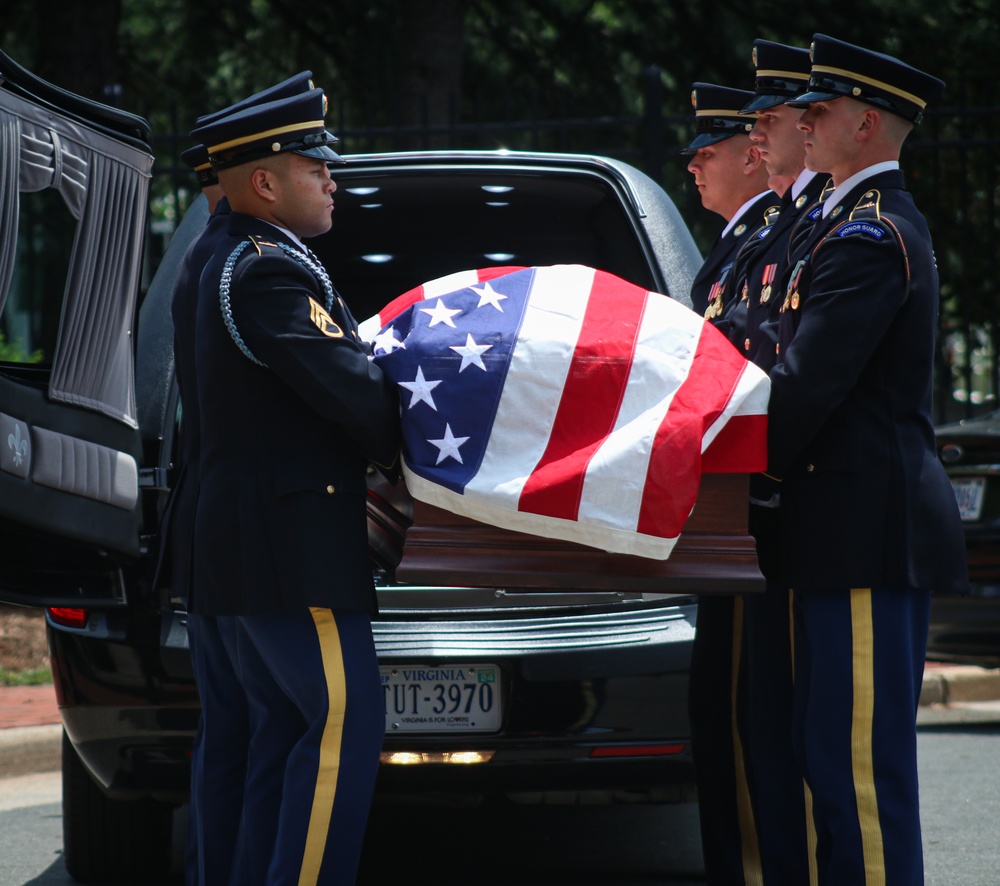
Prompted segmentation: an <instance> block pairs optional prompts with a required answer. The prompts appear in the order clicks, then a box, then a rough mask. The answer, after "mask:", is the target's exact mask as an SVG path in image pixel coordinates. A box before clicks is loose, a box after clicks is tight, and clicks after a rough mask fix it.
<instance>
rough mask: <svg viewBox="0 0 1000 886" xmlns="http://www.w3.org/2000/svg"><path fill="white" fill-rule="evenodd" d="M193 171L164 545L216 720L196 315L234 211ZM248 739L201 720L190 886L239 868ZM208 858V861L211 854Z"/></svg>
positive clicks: (223, 624) (230, 666) (285, 87)
mask: <svg viewBox="0 0 1000 886" xmlns="http://www.w3.org/2000/svg"><path fill="white" fill-rule="evenodd" d="M311 78H312V73H311V72H310V71H303V72H301V73H299V74H296V75H294V76H293V77H290V78H288V79H287V80H284V81H282V82H281V83H278V84H276V85H274V86H271V87H269V88H268V89H265V90H263V91H261V92H258V93H256V94H254V95H252V96H250V97H249V98H246V99H244V100H243V101H241V102H239V103H238V104H236V105H231V106H229V107H227V108H224V109H222V110H221V111H217V112H216V113H214V114H209V115H206V116H204V117H200V118H199V119H198V123H199V124H201V125H204V124H205V123H208V122H210V121H212V120H217V119H220V118H221V117H224V116H227V115H229V114H232V113H235V112H236V111H239V110H240V109H242V108H246V107H250V106H252V105H257V104H264V103H265V102H269V101H275V100H277V99H280V98H283V97H286V96H290V95H298V94H300V93H303V92H305V91H307V90H309V89H311V88H313V87H312V80H311ZM181 159H182V160H184V162H185V163H187V164H188V165H189V166H190V167H191V168H192V169H193V171H194V173H195V177H196V179H197V181H198V185H199V187H200V188H201V191H202V193H203V194H205V196H206V198H207V200H208V208H209V213H210V217H209V220H208V224H207V225H206V227H205V230H204V231H203V232H202V233H201V234H200V235H199V236H198V237H197V238H196V239H195V240H193V241H192V243H191V244H190V246H189V247H188V249H187V251H186V252H185V254H184V257H183V258H182V259H181V262H180V264H179V266H178V270H177V276H176V278H175V282H174V293H173V299H172V302H171V314H172V319H173V326H174V366H175V375H176V378H177V385H178V391H179V393H180V400H181V409H182V413H181V427H180V446H179V457H178V462H179V466H180V470H179V473H178V477H177V481H176V482H175V483H174V487H173V490H172V493H171V496H170V500H169V503H168V506H167V509H166V511H165V515H164V521H163V525H164V533H163V538H164V540H163V544H164V546H165V547H166V549H167V550H168V551H169V556H170V561H171V567H170V582H169V583H170V586H171V590H172V593H173V594H174V596H177V597H179V598H180V599H181V600H183V601H184V602H185V603H186V604H187V606H188V609H189V613H188V620H187V621H188V624H187V627H188V645H189V647H190V650H191V660H192V665H193V667H194V672H195V680H196V683H197V686H198V690H199V693H200V695H201V697H202V699H206V698H207V699H208V704H207V709H208V711H209V712H210V713H212V712H215V711H217V710H218V707H217V705H215V704H213V703H212V701H211V698H212V697H222V698H228V699H230V700H231V702H230V704H231V705H234V704H235V701H236V700H237V699H238V698H239V697H240V696H241V689H240V686H239V683H238V680H237V676H236V669H235V665H234V661H235V658H236V627H235V618H234V617H233V616H210V615H201V614H198V613H196V612H194V611H190V610H191V609H192V606H191V600H190V598H191V596H192V595H193V593H194V591H193V588H192V582H191V571H192V551H193V534H194V520H195V511H196V507H197V500H198V487H199V480H198V460H199V440H200V435H201V431H200V422H199V415H198V410H197V395H196V370H195V340H194V339H195V331H194V328H195V314H196V306H197V295H198V281H199V278H200V276H201V271H202V270H203V268H204V266H205V264H206V262H207V261H208V259H209V257H210V256H211V255H212V254H213V252H214V251H215V248H216V245H217V242H218V240H219V238H221V237H224V236H225V234H226V230H227V228H228V223H229V213H230V208H229V203H228V201H227V200H226V199H225V196H224V195H223V193H222V187H221V185H220V184H219V179H218V175H217V174H216V172H215V170H214V169H213V168H212V164H211V160H210V158H209V155H208V149H207V148H206V147H205V146H204V145H200V144H199V145H195V146H193V147H191V148H188V149H187V150H186V151H185V152H184V153H183V154H182V155H181ZM248 735H249V725H248V713H247V711H246V710H245V709H244V711H243V715H242V716H238V715H237V712H236V710H235V707H233V706H231V707H230V708H229V710H228V711H227V715H226V716H224V717H219V716H216V717H214V718H213V721H212V724H211V727H210V728H208V729H206V717H205V715H204V714H203V716H202V717H201V718H200V720H199V725H198V733H197V735H196V737H195V743H194V749H193V753H192V759H191V774H192V777H191V804H190V814H189V820H188V841H187V851H186V861H185V879H186V881H187V882H188V883H189V884H200V883H218V882H225V879H226V878H227V877H228V871H229V869H230V868H231V865H232V856H233V852H234V850H235V845H236V836H237V833H238V826H239V821H240V818H241V816H242V808H243V782H244V781H245V778H246V757H245V754H242V753H239V752H238V751H237V750H235V749H238V748H241V747H245V746H246V744H247V740H248ZM206 848H207V850H208V851H206Z"/></svg>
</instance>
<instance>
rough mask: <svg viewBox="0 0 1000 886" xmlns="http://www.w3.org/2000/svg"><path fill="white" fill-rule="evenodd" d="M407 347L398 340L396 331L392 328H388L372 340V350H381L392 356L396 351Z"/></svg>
mask: <svg viewBox="0 0 1000 886" xmlns="http://www.w3.org/2000/svg"><path fill="white" fill-rule="evenodd" d="M405 347H406V345H405V344H403V342H401V341H400V340H399V339H398V338H396V330H395V329H393V328H392V327H391V326H387V327H386V328H385V329H384V330H383V331H382V332H380V333H379V334H378V335H376V336H375V338H373V339H372V348H373V349H374V348H381V349H382V350H383V351H385V353H387V354H391V353H392V352H393V351H395V350H396V348H405Z"/></svg>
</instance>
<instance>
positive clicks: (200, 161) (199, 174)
mask: <svg viewBox="0 0 1000 886" xmlns="http://www.w3.org/2000/svg"><path fill="white" fill-rule="evenodd" d="M181 160H183V161H184V162H185V163H186V164H187V165H188V166H190V167H191V168H192V169H193V170H194V177H195V179H196V180H197V181H198V187H199V188H207V187H210V186H211V185H217V184H218V183H219V177H218V176H217V175H216V174H215V170H213V169H212V161H211V160H209V159H208V148H206V147H205V146H204V145H195V146H194V147H191V148H188V149H187V150H186V151H184V152H183V153H182V154H181Z"/></svg>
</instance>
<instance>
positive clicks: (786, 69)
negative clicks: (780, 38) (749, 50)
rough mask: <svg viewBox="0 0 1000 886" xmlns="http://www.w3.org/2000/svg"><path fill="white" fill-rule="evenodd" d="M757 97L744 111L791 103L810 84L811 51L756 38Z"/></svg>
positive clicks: (752, 111)
mask: <svg viewBox="0 0 1000 886" xmlns="http://www.w3.org/2000/svg"><path fill="white" fill-rule="evenodd" d="M753 66H754V70H755V72H756V74H755V80H754V99H753V101H751V102H750V104H748V105H747V106H746V107H745V108H744V109H743V110H742V111H741V113H743V114H752V113H754V112H755V111H763V110H765V109H766V108H773V107H775V106H776V105H781V104H784V103H785V102H787V101H788V100H789V99H790V98H795V96H797V95H801V94H802V93H803V92H805V90H806V89H807V88H808V86H809V72H810V69H811V67H812V63H811V62H810V60H809V50H808V49H800V48H799V47H797V46H786V45H785V44H784V43H772V42H771V41H770V40H754V42H753Z"/></svg>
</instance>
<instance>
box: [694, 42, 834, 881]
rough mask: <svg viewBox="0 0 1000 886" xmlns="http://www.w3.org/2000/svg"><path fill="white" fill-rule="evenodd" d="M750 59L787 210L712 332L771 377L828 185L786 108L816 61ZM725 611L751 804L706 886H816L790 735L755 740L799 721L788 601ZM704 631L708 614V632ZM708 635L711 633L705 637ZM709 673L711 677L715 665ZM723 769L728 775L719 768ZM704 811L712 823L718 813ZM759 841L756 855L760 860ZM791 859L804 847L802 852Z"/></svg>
mask: <svg viewBox="0 0 1000 886" xmlns="http://www.w3.org/2000/svg"><path fill="white" fill-rule="evenodd" d="M752 59H753V64H754V69H755V74H756V76H755V90H754V93H753V96H752V99H751V100H750V101H749V103H748V104H747V105H746V106H745V107H744V108H742V110H741V112H740V113H741V114H742V115H745V116H744V119H749V120H753V129H752V130H751V132H750V139H751V141H752V142H753V143H754V144H755V145H756V146H757V148H758V150H759V151H760V154H761V158H762V160H763V162H764V165H765V167H766V168H767V173H768V186H769V187H770V189H771V191H773V192H774V194H776V195H777V197H778V198H780V199H779V202H778V204H777V206H776V207H775V208H774V209H773V211H771V212H770V213H769V214H768V215H767V217H766V218H765V219H764V220H763V221H762V223H761V224H760V226H759V227H758V228H757V229H756V230H754V231H752V232H750V233H748V234H747V236H746V237H745V238H744V241H743V244H742V246H741V247H740V249H739V251H738V253H737V255H736V257H735V258H734V259H733V268H732V270H731V271H730V274H729V279H730V280H731V289H732V291H733V294H734V297H732V298H731V299H729V300H728V303H727V306H726V309H725V313H724V315H723V316H721V317H716V318H714V319H713V320H712V322H713V323H714V324H715V325H716V326H717V327H718V328H719V329H720V330H722V331H723V332H724V333H725V334H726V335H728V336H729V338H730V341H732V343H733V345H734V346H735V347H736V348H737V349H738V350H739V351H740V352H741V353H742V354H743V355H744V356H745V357H747V359H749V360H752V361H753V362H754V363H756V364H757V365H758V366H760V367H761V368H762V369H764V370H765V371H766V370H769V369H770V368H771V366H773V365H774V361H775V347H774V344H775V339H776V337H777V336H776V318H777V316H778V310H777V309H778V306H779V305H780V304H781V298H780V297H778V295H777V285H778V280H779V279H780V278H781V275H782V273H783V268H784V265H785V262H786V257H787V252H788V245H789V236H790V233H791V231H792V229H793V228H794V227H795V226H796V225H797V224H799V223H800V222H801V221H802V219H803V216H804V215H805V213H806V212H807V211H808V209H809V208H810V206H811V204H813V203H814V202H815V201H816V199H817V198H818V197H819V194H820V192H821V190H822V188H823V185H824V182H825V181H826V180H827V179H828V176H825V175H820V174H817V173H814V172H813V171H811V170H808V169H806V168H805V149H804V146H803V137H802V133H801V132H800V131H799V130H798V128H797V127H796V123H797V121H798V117H799V115H800V114H801V111H799V110H796V109H793V108H790V107H787V106H786V105H785V104H784V103H785V101H787V100H788V99H790V98H794V97H795V96H797V95H799V94H801V93H802V92H803V91H804V89H805V87H806V85H807V84H808V82H809V73H810V59H809V51H808V50H807V49H800V48H797V47H793V46H786V45H784V44H780V43H774V42H771V41H768V40H757V41H755V42H754V47H753V54H752ZM806 221H808V220H806ZM772 296H773V297H772ZM774 519H775V517H774V512H773V511H772V510H770V509H765V508H759V507H751V508H750V519H749V523H750V526H749V528H750V532H751V534H752V535H753V536H754V538H755V539H756V540H757V554H758V559H759V562H760V567H761V570H762V572H763V573H764V575H765V577H767V576H768V575H770V574H771V573H772V571H773V564H772V563H771V559H772V556H773V555H772V553H771V551H770V550H769V548H768V546H767V542H768V540H769V538H770V535H771V527H770V523H769V521H773V520H774ZM727 605H733V607H734V610H735V612H734V616H735V623H734V627H733V630H734V631H736V630H738V626H739V624H740V623H742V626H743V634H742V637H738V636H736V635H733V634H726V635H725V636H724V637H723V639H721V640H720V643H719V646H720V647H721V646H722V644H723V643H725V644H728V645H729V646H732V645H733V643H739V642H742V643H743V644H744V646H745V658H744V660H743V661H742V662H737V668H736V669H733V668H732V661H731V657H730V655H729V654H728V650H723V649H721V648H719V649H716V650H712V651H706V652H704V655H705V657H706V659H708V658H712V657H717V656H720V655H721V656H722V661H723V662H724V666H725V667H727V668H729V669H730V671H731V672H732V673H734V674H735V679H736V681H737V682H736V685H737V687H738V690H739V695H738V698H740V699H744V698H745V713H744V714H742V715H741V718H740V719H739V724H740V732H741V738H742V740H741V742H740V744H737V745H735V746H730V747H731V748H732V752H733V753H734V754H735V755H736V758H735V760H734V762H733V763H728V761H727V764H726V766H725V769H724V770H723V771H728V770H730V769H731V770H732V771H739V770H740V769H741V768H743V769H745V771H746V772H747V773H748V776H747V778H748V781H749V796H750V797H751V798H752V802H751V803H750V804H749V805H747V803H746V801H744V803H743V808H744V812H743V815H742V817H741V818H740V819H739V822H740V832H739V836H740V843H739V844H734V842H733V837H734V836H735V833H736V832H735V830H734V829H733V828H732V827H731V826H730V827H729V829H728V830H727V831H726V832H724V834H728V836H729V839H724V838H723V837H716V841H715V842H716V844H717V845H716V848H715V849H714V852H713V854H714V856H715V858H716V859H725V858H728V859H729V863H728V867H727V868H726V869H725V870H724V871H722V872H721V873H720V872H717V871H714V872H713V873H712V875H711V876H710V877H709V882H710V883H736V882H738V883H743V882H746V883H754V882H760V881H761V878H763V882H764V883H808V882H809V879H808V870H809V864H808V859H809V853H808V825H807V821H808V819H807V816H806V811H805V805H806V796H805V792H804V787H803V783H802V779H801V777H800V776H798V775H797V774H795V773H794V772H790V771H788V770H787V768H781V767H780V766H775V765H774V764H773V762H772V756H776V758H777V761H778V762H779V763H783V761H784V759H785V758H786V757H787V756H789V755H791V754H792V747H791V740H790V739H791V735H790V731H789V732H788V733H787V735H786V736H785V740H784V742H783V743H782V742H780V741H778V740H777V738H778V737H780V734H779V735H778V736H776V735H775V734H774V733H770V735H769V737H770V741H768V742H764V743H760V742H754V740H753V739H754V736H755V734H756V731H757V730H755V728H754V724H755V723H757V722H758V721H761V720H763V721H764V722H765V723H767V722H768V720H769V719H770V718H774V717H781V718H784V719H785V720H787V719H788V716H789V714H790V698H789V696H788V693H782V692H778V693H774V692H772V684H773V683H774V682H777V681H782V680H784V681H786V682H787V683H788V686H789V687H790V685H791V683H790V680H791V676H790V673H789V668H788V662H789V661H790V656H791V646H790V642H789V636H790V633H789V619H788V601H787V592H785V591H784V589H782V588H780V587H778V586H773V585H772V586H768V589H767V591H766V592H765V593H764V594H761V595H750V596H748V597H746V598H740V599H738V600H735V601H731V603H730V601H728V600H722V601H720V602H715V601H704V600H703V601H702V604H700V609H701V610H702V612H705V611H708V610H709V607H711V608H712V611H713V614H714V610H721V609H722V608H723V607H725V606H727ZM719 620H720V621H721V617H720V619H719ZM703 624H704V619H703V618H702V616H701V613H700V614H699V629H700V630H701V629H702V627H703ZM705 633H706V632H705V631H704V630H702V634H703V635H704V634H705ZM704 640H705V638H704V636H703V637H702V646H705V645H706V644H705V642H704ZM751 661H752V664H753V667H752V668H751V667H750V663H751ZM705 667H709V664H708V663H707V662H706V664H705ZM721 679H722V678H721V675H720V680H721ZM732 697H733V696H732V692H731V691H729V692H726V693H724V694H720V695H719V696H718V697H717V698H714V699H712V698H701V699H699V700H698V701H697V702H696V703H695V704H696V705H697V707H700V708H707V707H708V706H709V705H711V704H713V703H714V704H715V705H716V706H718V707H719V713H718V724H719V725H718V728H719V730H720V731H721V729H722V726H723V723H722V718H723V716H731V714H732V707H731V705H732V702H731V698H732ZM774 706H776V707H774ZM720 747H721V745H720ZM717 769H722V766H721V764H718V765H717ZM725 808H726V807H725V806H724V807H723V809H725ZM706 811H707V813H708V814H709V815H711V814H712V810H711V809H710V808H709V809H707V810H706ZM750 813H752V814H753V815H752V818H751V815H750ZM714 818H715V821H716V824H715V825H714V827H715V828H716V829H718V827H719V819H720V816H719V815H717V814H716V815H715V816H714ZM722 820H723V821H724V820H725V819H724V818H723V819H722ZM776 822H780V829H776V828H775V827H774V825H775V823H776ZM754 835H755V837H756V844H757V846H759V855H755V854H754V853H753V852H752V850H753V849H754V846H755V844H754V840H753V836H754ZM772 841H778V844H779V845H780V846H781V847H782V849H783V851H782V852H781V853H780V854H779V853H775V852H773V851H770V850H769V848H768V846H769V844H770V843H771V842H772ZM792 847H797V851H793V848H792ZM715 864H716V865H718V864H719V862H718V861H716V862H715Z"/></svg>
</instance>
